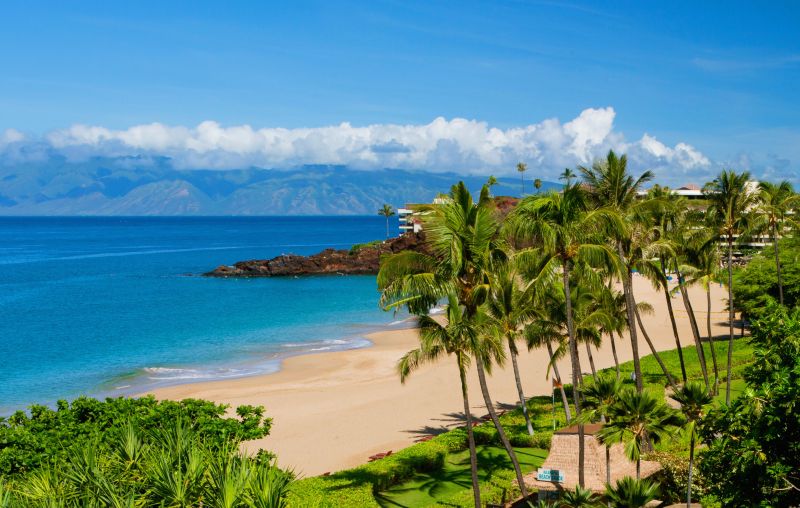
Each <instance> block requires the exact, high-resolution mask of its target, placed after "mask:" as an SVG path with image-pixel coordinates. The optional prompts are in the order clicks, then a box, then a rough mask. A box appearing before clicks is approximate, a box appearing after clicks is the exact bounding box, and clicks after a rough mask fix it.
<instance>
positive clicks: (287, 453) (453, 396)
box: [154, 276, 728, 476]
mask: <svg viewBox="0 0 800 508" xmlns="http://www.w3.org/2000/svg"><path fill="white" fill-rule="evenodd" d="M634 292H635V295H636V298H637V300H638V301H640V302H648V303H650V304H651V305H653V307H654V310H655V312H654V313H653V314H652V315H649V316H642V317H643V320H644V324H645V327H646V329H647V331H648V333H649V334H650V336H651V338H652V339H653V342H654V344H655V347H656V348H657V349H659V350H668V349H674V348H675V341H674V337H673V334H672V328H671V325H670V321H669V315H668V313H667V309H666V304H665V301H664V295H663V293H659V292H657V291H655V290H654V289H653V288H652V286H651V285H650V283H649V282H648V281H647V280H645V279H644V278H642V277H640V276H635V277H634ZM690 297H691V301H692V304H693V306H694V308H695V312H696V313H697V319H698V322H699V325H700V329H701V335H703V336H705V317H706V312H705V309H706V297H705V293H704V292H703V290H702V289H701V288H699V287H696V288H692V289H691V290H690ZM726 297H727V292H726V290H725V289H724V288H721V287H719V285H714V286H713V287H712V302H713V304H712V324H713V333H714V335H715V336H719V335H724V334H727V330H728V329H727V313H726V311H725V298H726ZM672 303H673V307H674V309H675V314H676V318H677V322H678V327H679V331H680V337H681V342H682V344H683V345H684V346H687V345H691V344H693V342H692V334H691V329H690V326H689V320H688V317H687V314H686V311H685V310H684V307H683V302H682V299H681V298H680V296H677V297H675V298H673V299H672ZM369 339H370V340H371V341H372V342H373V343H374V345H373V346H372V347H368V348H364V349H357V350H350V351H339V352H330V353H319V354H309V355H303V356H297V357H292V358H289V359H287V360H286V361H285V362H284V363H283V366H282V369H281V370H280V371H279V372H277V373H274V374H268V375H263V376H254V377H248V378H240V379H234V380H223V381H213V382H204V383H194V384H186V385H179V386H172V387H166V388H161V389H158V390H156V391H154V394H155V395H156V397H158V398H160V399H176V400H177V399H183V398H188V397H196V398H203V399H209V400H213V401H216V402H220V403H226V404H230V405H231V406H234V407H235V406H236V405H240V404H254V405H263V406H264V407H265V408H266V413H267V415H269V416H270V417H272V418H273V420H274V421H273V427H272V432H271V435H270V436H268V437H266V438H264V439H262V440H258V441H253V442H250V443H247V448H248V449H249V450H257V449H259V448H266V449H268V450H271V451H273V452H275V453H276V454H277V455H278V459H279V463H280V465H281V466H284V467H289V468H292V469H294V470H295V471H296V472H297V473H299V474H301V475H305V476H312V475H318V474H321V473H324V472H327V471H336V470H340V469H345V468H349V467H353V466H356V465H358V464H362V463H364V462H366V461H367V458H368V457H369V456H370V455H372V454H374V453H377V452H384V451H387V450H398V449H401V448H403V447H405V446H409V445H411V444H413V442H414V440H415V439H417V438H418V437H420V436H421V435H425V434H428V433H430V432H431V431H435V430H439V429H442V428H446V427H450V426H453V425H456V424H459V423H460V422H461V418H460V413H461V412H462V407H463V406H462V400H461V393H460V388H459V381H458V373H457V370H456V368H455V365H454V360H453V359H451V358H444V359H443V360H442V361H441V362H439V363H438V364H431V365H426V366H423V367H422V368H421V369H420V370H418V371H417V372H415V373H414V374H413V375H412V376H411V377H410V379H409V380H408V381H407V382H406V384H405V385H402V384H400V380H399V377H398V376H397V373H396V371H395V363H396V362H397V360H398V359H399V358H400V357H401V356H402V355H403V354H404V353H405V352H406V351H408V350H409V349H412V348H414V347H415V345H416V343H417V332H416V330H414V329H405V330H392V331H383V332H379V333H375V334H372V335H370V336H369ZM617 351H618V354H619V357H620V361H627V360H630V359H631V345H630V340H629V339H628V337H627V336H625V337H624V338H623V340H617ZM639 351H640V354H641V355H642V356H644V355H646V354H649V349H648V346H647V344H646V342H645V341H644V339H643V338H641V337H640V345H639ZM581 354H582V355H583V356H582V357H581V365H582V367H583V370H584V371H585V372H589V363H588V360H587V359H586V357H585V351H584V350H583V348H581ZM594 358H595V362H596V365H597V367H598V368H603V367H609V366H612V365H613V364H614V361H613V357H612V354H611V347H610V346H609V344H608V343H607V342H606V343H604V344H603V346H602V347H601V348H600V350H599V351H597V352H595V353H594ZM568 364H569V360H568V359H564V360H562V361H561V362H560V363H559V367H560V369H561V374H562V376H565V377H566V376H568V372H569V370H568ZM546 365H547V353H546V351H545V350H535V351H532V352H525V353H522V354H521V357H520V369H521V371H522V381H523V386H524V389H525V392H526V395H527V396H533V395H541V394H548V395H549V394H550V393H551V392H550V386H551V381H550V380H548V379H546V378H545V371H546ZM469 387H470V402H471V405H472V407H473V411H474V414H475V415H477V416H481V415H483V414H485V413H486V409H485V407H484V405H483V401H482V399H481V397H480V392H479V389H478V381H477V375H476V373H475V372H474V368H473V369H472V371H471V373H470V378H469ZM489 387H490V390H491V394H492V396H493V398H494V400H495V401H496V402H498V403H502V404H517V403H518V400H517V393H516V388H515V385H514V379H513V375H512V373H511V367H510V365H509V366H508V367H507V368H504V369H500V368H496V369H495V370H494V372H493V375H492V376H491V378H490V379H489Z"/></svg>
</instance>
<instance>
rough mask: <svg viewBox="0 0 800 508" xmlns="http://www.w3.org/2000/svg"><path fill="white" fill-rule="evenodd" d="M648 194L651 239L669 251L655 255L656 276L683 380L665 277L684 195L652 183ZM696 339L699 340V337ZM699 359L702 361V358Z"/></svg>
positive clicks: (673, 253)
mask: <svg viewBox="0 0 800 508" xmlns="http://www.w3.org/2000/svg"><path fill="white" fill-rule="evenodd" d="M648 198H649V199H651V200H652V203H653V206H652V207H650V208H649V213H648V218H649V222H650V227H651V228H652V232H653V237H654V239H657V240H661V241H665V242H668V245H669V246H670V250H671V255H668V254H667V253H666V252H662V253H660V255H659V256H658V268H659V270H658V277H656V279H657V283H658V285H659V286H660V289H661V290H662V291H663V293H664V300H665V302H666V304H667V312H668V313H669V321H670V324H671V325H672V335H673V337H675V346H676V350H677V351H678V360H679V361H680V364H681V378H682V379H683V382H684V383H685V382H686V362H685V360H684V358H683V347H682V346H681V338H680V334H679V333H678V324H677V322H676V320H675V310H674V309H673V308H672V293H671V292H670V289H669V278H668V277H667V267H668V266H669V260H670V259H674V258H675V256H676V255H677V251H678V250H679V245H678V244H677V243H676V242H675V241H674V233H675V231H676V229H677V227H678V224H680V222H681V221H682V220H685V217H686V214H685V213H684V212H685V210H686V208H687V207H686V199H685V198H683V197H681V196H678V195H676V194H674V193H672V192H670V190H669V188H664V187H661V186H660V185H654V186H653V188H652V189H650V191H649V192H648ZM698 343H699V341H698ZM701 363H702V362H701Z"/></svg>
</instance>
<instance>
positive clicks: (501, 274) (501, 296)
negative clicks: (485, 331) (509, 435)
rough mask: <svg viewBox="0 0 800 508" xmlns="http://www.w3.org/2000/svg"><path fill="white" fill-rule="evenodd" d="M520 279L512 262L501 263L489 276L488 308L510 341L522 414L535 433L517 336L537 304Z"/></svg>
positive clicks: (494, 323)
mask: <svg viewBox="0 0 800 508" xmlns="http://www.w3.org/2000/svg"><path fill="white" fill-rule="evenodd" d="M520 281H521V279H520V276H519V273H518V272H517V271H516V270H515V269H514V267H513V265H510V264H503V265H500V266H498V268H497V269H495V270H494V272H493V273H492V274H491V277H490V289H489V298H488V299H487V301H486V312H487V314H488V315H489V316H490V317H491V318H492V322H493V325H494V326H495V327H496V328H497V330H498V331H499V333H500V335H501V336H502V337H503V338H504V339H505V340H506V342H507V344H508V351H509V356H510V357H511V365H512V367H513V369H514V381H515V382H516V385H517V394H518V395H519V403H520V405H521V407H522V415H523V417H524V418H525V425H526V427H527V428H528V434H530V435H531V436H532V435H533V424H532V423H531V417H530V415H529V414H528V404H527V402H526V399H525V394H524V392H523V390H522V380H521V379H520V374H519V362H518V361H517V357H518V356H519V350H518V349H517V340H518V339H520V338H521V335H522V330H523V328H524V326H525V324H526V323H528V322H529V321H530V320H531V319H533V317H534V315H535V307H534V304H533V298H532V295H531V292H530V291H524V290H523V289H522V288H521V287H520Z"/></svg>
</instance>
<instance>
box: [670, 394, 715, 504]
mask: <svg viewBox="0 0 800 508" xmlns="http://www.w3.org/2000/svg"><path fill="white" fill-rule="evenodd" d="M670 397H671V398H672V399H674V400H675V401H677V402H678V403H679V404H680V405H681V412H682V413H683V417H684V418H685V419H686V422H685V423H684V426H683V429H684V431H685V432H687V433H688V434H689V441H690V443H689V480H688V484H687V488H686V507H687V508H689V507H690V506H691V504H692V468H693V467H694V443H695V441H697V434H698V433H697V427H698V424H699V423H700V420H702V419H703V407H704V406H706V405H707V404H710V403H711V401H712V400H713V398H712V397H711V394H709V393H708V391H706V389H705V388H704V387H703V386H702V385H700V384H699V383H686V384H685V385H683V387H681V389H680V390H679V391H678V392H676V393H673V394H672V395H671V396H670Z"/></svg>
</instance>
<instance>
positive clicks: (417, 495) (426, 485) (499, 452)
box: [375, 446, 548, 508]
mask: <svg viewBox="0 0 800 508" xmlns="http://www.w3.org/2000/svg"><path fill="white" fill-rule="evenodd" d="M477 451H478V478H479V479H480V481H481V482H488V481H491V480H492V479H493V477H494V476H495V475H496V474H497V473H498V472H500V471H508V470H509V469H511V467H512V466H511V461H510V460H509V459H508V455H506V451H505V450H504V449H503V448H501V447H497V446H479V447H478V450H477ZM514 451H515V452H516V453H517V457H518V458H519V461H520V466H521V467H522V471H523V472H524V473H527V472H529V471H532V470H534V469H536V468H538V467H539V466H541V465H542V463H543V462H544V459H545V458H546V457H547V453H548V451H547V450H543V449H540V448H514ZM471 485H472V479H471V476H470V467H469V451H468V450H464V451H462V452H458V453H452V454H450V455H449V456H448V457H447V461H446V463H445V467H444V469H443V470H442V471H438V472H435V473H430V474H421V473H418V474H416V475H415V476H413V477H412V478H411V479H409V480H407V481H405V482H403V483H401V484H398V485H394V486H392V487H391V488H389V489H388V490H386V491H383V492H380V493H378V494H376V495H375V498H376V499H377V501H378V504H380V505H381V506H385V507H393V506H397V507H400V506H402V507H409V508H410V507H422V506H430V505H434V504H436V503H437V501H441V500H444V499H448V498H450V497H452V496H453V495H454V494H457V493H459V492H461V491H463V490H467V489H471Z"/></svg>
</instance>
